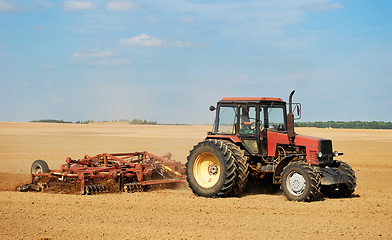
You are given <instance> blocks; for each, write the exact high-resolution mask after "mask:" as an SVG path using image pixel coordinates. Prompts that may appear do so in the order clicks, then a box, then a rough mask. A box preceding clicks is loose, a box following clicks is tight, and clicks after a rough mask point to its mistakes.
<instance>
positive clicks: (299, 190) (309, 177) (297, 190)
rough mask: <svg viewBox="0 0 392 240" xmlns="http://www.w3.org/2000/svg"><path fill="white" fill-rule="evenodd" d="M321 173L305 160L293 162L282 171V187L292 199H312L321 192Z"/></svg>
mask: <svg viewBox="0 0 392 240" xmlns="http://www.w3.org/2000/svg"><path fill="white" fill-rule="evenodd" d="M320 182H321V177H320V174H319V173H317V172H316V171H314V170H313V168H312V167H310V166H309V165H308V164H306V163H305V162H292V163H290V164H289V165H287V166H286V167H285V168H284V169H283V172H282V183H281V187H282V190H283V193H284V194H285V195H286V197H287V199H288V200H290V201H312V200H313V199H314V198H315V196H316V195H317V194H318V193H319V192H320Z"/></svg>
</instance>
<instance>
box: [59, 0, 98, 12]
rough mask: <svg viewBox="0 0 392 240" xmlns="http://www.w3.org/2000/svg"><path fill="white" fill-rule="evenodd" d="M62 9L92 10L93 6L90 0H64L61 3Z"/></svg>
mask: <svg viewBox="0 0 392 240" xmlns="http://www.w3.org/2000/svg"><path fill="white" fill-rule="evenodd" d="M63 9H64V10H66V11H80V10H93V9H95V6H94V4H93V3H92V2H90V1H83V2H81V1H73V0H71V1H66V2H64V4H63Z"/></svg>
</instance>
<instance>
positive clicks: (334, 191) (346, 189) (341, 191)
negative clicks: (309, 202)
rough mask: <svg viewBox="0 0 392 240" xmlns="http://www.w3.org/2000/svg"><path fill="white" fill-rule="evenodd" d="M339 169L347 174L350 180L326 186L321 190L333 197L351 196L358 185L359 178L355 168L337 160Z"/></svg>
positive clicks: (325, 194) (327, 195)
mask: <svg viewBox="0 0 392 240" xmlns="http://www.w3.org/2000/svg"><path fill="white" fill-rule="evenodd" d="M337 164H339V166H338V169H339V170H341V171H342V172H344V173H345V174H347V177H348V182H347V183H343V184H339V185H337V186H324V187H322V189H321V191H322V192H323V194H324V196H326V197H331V198H346V197H350V196H351V195H352V194H353V193H354V191H355V187H356V186H357V178H356V176H355V172H354V170H353V169H352V168H351V167H350V165H348V164H347V163H345V162H342V161H337Z"/></svg>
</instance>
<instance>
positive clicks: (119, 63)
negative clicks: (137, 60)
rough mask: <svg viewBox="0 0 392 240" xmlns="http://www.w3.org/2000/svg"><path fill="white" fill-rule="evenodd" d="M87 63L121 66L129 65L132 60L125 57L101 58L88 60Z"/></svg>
mask: <svg viewBox="0 0 392 240" xmlns="http://www.w3.org/2000/svg"><path fill="white" fill-rule="evenodd" d="M88 64H89V65H94V66H122V65H130V64H132V61H131V60H127V59H101V60H94V61H91V62H88Z"/></svg>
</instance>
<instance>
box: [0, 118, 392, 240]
mask: <svg viewBox="0 0 392 240" xmlns="http://www.w3.org/2000/svg"><path fill="white" fill-rule="evenodd" d="M210 129H211V126H135V125H129V124H119V123H117V124H110V123H106V124H87V125H82V124H80V125H76V124H52V123H46V124H45V123H8V122H7V123H6V122H0V239H40V238H49V239H287V238H290V239H392V224H391V223H392V200H391V199H392V185H391V184H390V176H391V175H392V158H391V156H392V131H390V130H345V129H316V128H297V129H296V132H297V133H300V134H305V135H311V136H317V137H323V138H329V139H332V140H333V144H334V149H335V150H338V151H340V152H344V155H343V156H341V157H340V160H342V161H345V162H348V163H349V164H350V165H351V166H352V167H353V169H354V170H355V172H356V175H357V178H358V180H357V183H358V186H357V188H356V191H355V194H354V196H353V197H352V198H347V199H329V198H321V199H320V200H319V201H315V202H310V203H302V202H290V201H288V200H287V199H286V198H285V197H284V196H283V195H282V193H281V192H280V191H278V192H277V193H274V194H271V193H265V192H266V191H265V189H263V188H260V189H255V190H254V191H252V192H249V193H247V194H245V196H243V197H241V198H225V199H208V198H203V197H196V196H195V195H194V194H193V193H192V191H191V190H190V189H189V188H188V187H187V186H186V185H183V186H180V187H179V188H178V189H161V190H154V191H148V192H141V193H118V194H102V195H92V196H86V195H69V194H52V193H37V192H27V193H23V192H17V191H15V188H16V187H17V186H18V185H20V184H22V183H26V182H28V180H29V174H28V173H29V172H30V166H31V163H32V162H33V161H34V160H36V159H43V160H45V161H47V162H48V164H49V167H51V168H58V167H59V166H60V164H62V163H64V161H65V159H66V157H72V158H74V159H78V158H82V157H83V156H84V155H86V154H88V155H95V154H98V153H103V152H108V153H115V152H135V151H149V152H151V153H154V154H156V155H164V154H166V153H167V152H171V153H172V154H173V159H175V160H178V161H182V162H185V161H186V156H187V155H188V153H189V150H190V149H191V148H192V146H193V145H195V144H196V143H197V142H198V141H201V140H203V138H204V137H205V134H206V132H207V131H209V130H210Z"/></svg>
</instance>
